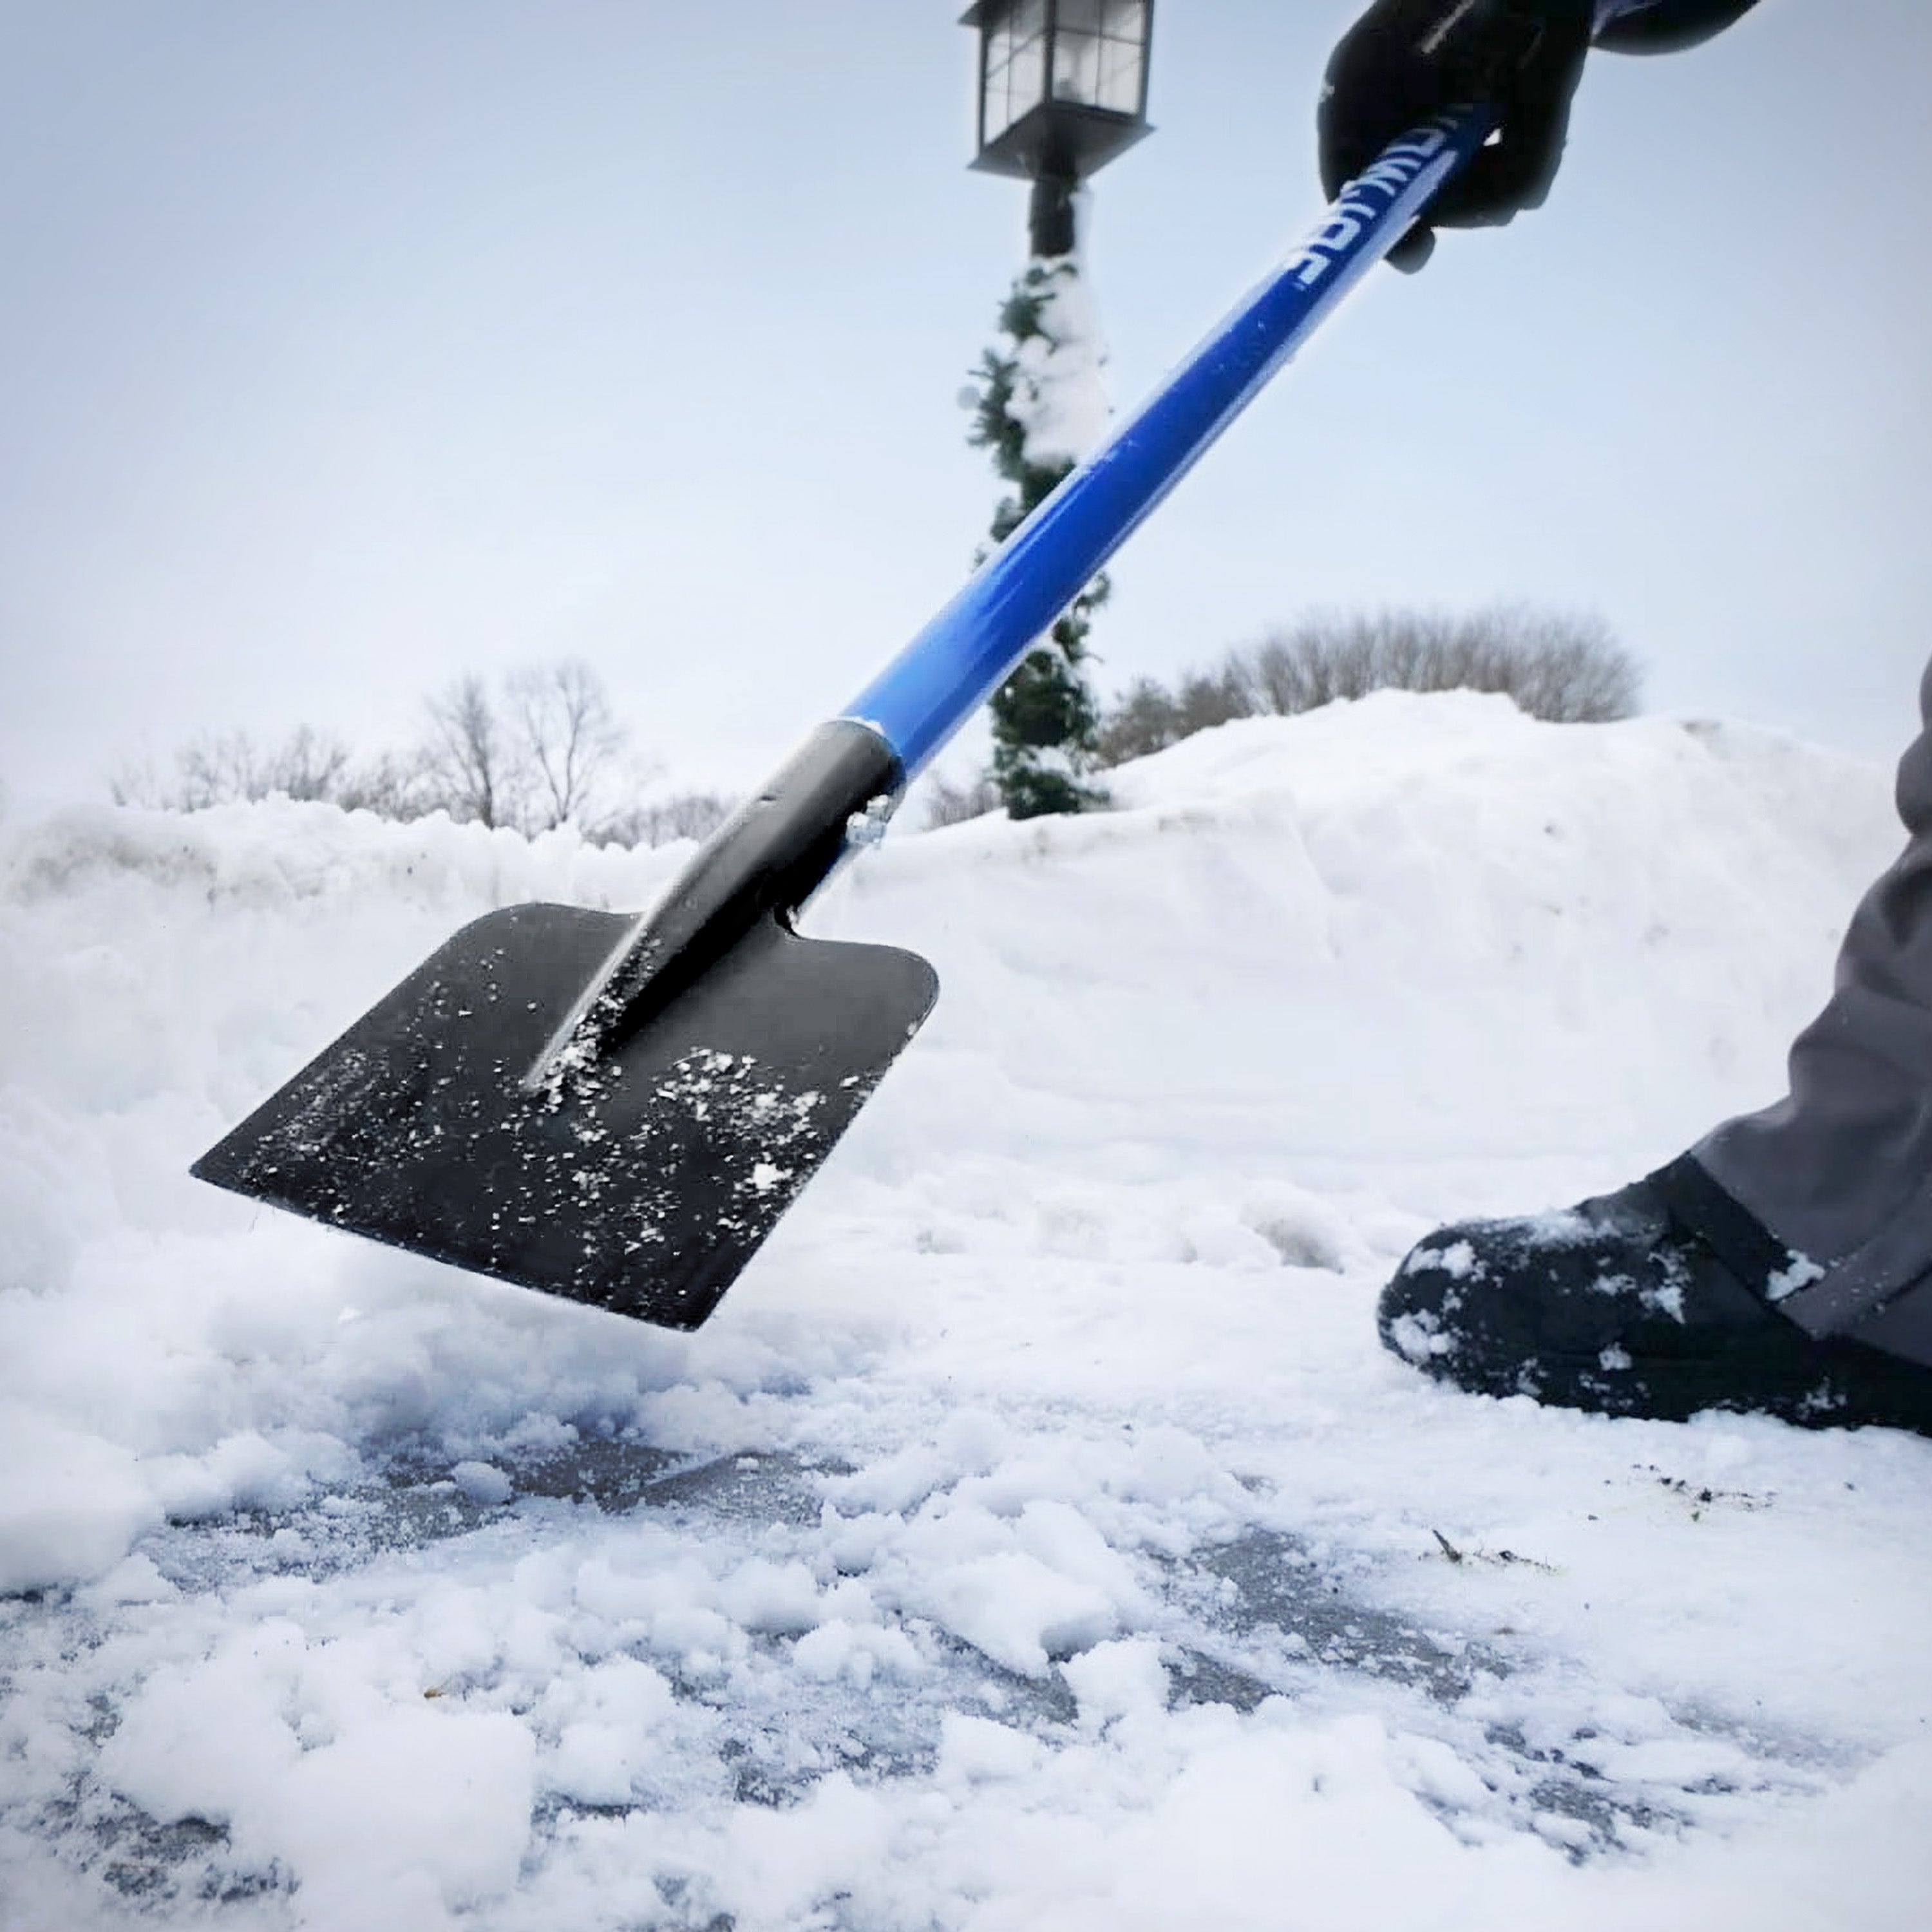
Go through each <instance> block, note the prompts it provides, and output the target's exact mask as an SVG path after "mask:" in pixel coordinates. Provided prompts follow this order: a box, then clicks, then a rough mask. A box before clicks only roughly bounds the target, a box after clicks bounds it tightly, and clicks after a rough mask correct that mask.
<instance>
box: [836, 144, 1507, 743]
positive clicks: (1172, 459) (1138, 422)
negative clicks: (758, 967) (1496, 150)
mask: <svg viewBox="0 0 1932 1932" xmlns="http://www.w3.org/2000/svg"><path fill="white" fill-rule="evenodd" d="M1494 126H1495V120H1494V117H1493V115H1491V114H1490V113H1488V112H1487V111H1486V110H1480V109H1476V108H1463V109H1458V110H1455V111H1454V112H1452V113H1448V114H1445V115H1441V116H1439V118H1436V119H1435V120H1433V121H1429V122H1427V123H1425V124H1424V125H1423V126H1421V127H1418V128H1416V129H1415V130H1414V131H1412V133H1408V134H1406V135H1404V136H1403V138H1402V139H1400V140H1398V141H1396V142H1392V143H1391V145H1389V146H1388V148H1385V150H1384V151H1383V152H1382V155H1381V157H1379V159H1378V160H1376V163H1375V164H1374V165H1373V166H1372V167H1370V168H1369V169H1367V171H1366V172H1364V173H1363V174H1362V175H1360V176H1358V178H1356V179H1355V180H1354V181H1351V182H1350V183H1349V185H1348V186H1347V187H1345V188H1344V189H1343V190H1342V192H1341V193H1340V195H1339V196H1337V197H1336V199H1335V200H1334V202H1333V204H1332V205H1331V206H1330V208H1329V209H1328V213H1327V214H1325V216H1324V217H1322V222H1321V225H1320V226H1319V227H1318V228H1316V230H1315V232H1314V233H1313V234H1312V235H1311V236H1310V237H1309V239H1308V240H1307V242H1305V243H1304V245H1302V246H1301V248H1299V249H1298V250H1297V251H1295V254H1292V255H1291V256H1290V257H1289V258H1288V260H1286V261H1285V262H1284V263H1282V265H1281V266H1280V267H1279V268H1277V269H1275V270H1274V272H1272V273H1271V275H1269V276H1268V278H1267V279H1266V280H1265V281H1263V282H1262V284H1261V285H1260V286H1259V287H1257V288H1256V289H1255V290H1253V292H1252V293H1250V295H1248V296H1247V297H1246V298H1245V299H1244V300H1243V301H1241V302H1240V303H1239V304H1238V305H1237V306H1236V307H1235V309H1234V311H1233V312H1232V314H1229V316H1228V317H1227V318H1226V320H1224V321H1223V323H1221V325H1220V327H1219V328H1217V329H1216V330H1215V331H1214V333H1213V334H1212V335H1210V336H1209V337H1208V339H1207V340H1206V341H1205V342H1203V343H1202V344H1201V346H1200V347H1199V348H1198V349H1196V350H1195V352H1194V353H1193V355H1192V356H1190V357H1189V358H1188V359H1187V361H1186V362H1184V363H1183V364H1182V365H1181V367H1180V368H1178V369H1177V370H1176V371H1175V373H1174V374H1172V376H1170V377H1169V378H1168V380H1167V381H1166V383H1165V385H1164V386H1163V387H1162V388H1161V389H1160V390H1159V391H1157V392H1156V394H1155V395H1154V397H1153V398H1151V400H1150V401H1148V402H1147V403H1146V404H1144V405H1143V406H1142V409H1141V410H1140V411H1139V413H1138V414H1137V415H1136V416H1132V417H1130V419H1128V420H1127V422H1125V423H1124V424H1123V425H1121V427H1120V428H1118V429H1117V430H1116V431H1115V432H1114V434H1113V435H1112V437H1110V438H1109V440H1108V441H1107V443H1106V444H1105V445H1104V446H1103V447H1102V448H1101V449H1100V451H1099V452H1097V454H1095V455H1093V456H1091V457H1089V458H1088V460H1086V461H1085V463H1082V465H1081V466H1079V468H1078V469H1076V470H1075V471H1073V473H1072V474H1071V475H1069V476H1068V477H1067V478H1066V479H1065V480H1064V481H1063V482H1062V483H1061V484H1060V486H1059V487H1058V488H1057V489H1056V490H1055V491H1054V492H1053V493H1052V496H1049V497H1048V498H1047V499H1046V502H1043V504H1041V505H1040V507H1039V508H1037V510H1035V511H1034V513H1033V514H1032V515H1031V516H1030V517H1028V519H1027V520H1026V521H1025V523H1022V525H1021V526H1020V527H1019V529H1017V530H1016V531H1015V532H1013V535H1011V536H1010V537H1009V538H1007V541H1005V542H1004V544H1001V547H999V548H998V550H995V552H994V553H993V554H992V556H990V557H989V558H988V559H986V562H985V563H984V564H983V565H981V566H980V569H979V570H978V571H976V572H975V573H974V575H973V576H972V577H971V578H970V579H969V580H968V582H967V583H966V584H965V586H964V588H963V589H961V591H960V592H959V595H957V596H956V597H955V598H953V601H951V602H950V604H947V606H946V607H945V608H944V610H941V612H940V613H939V614H938V616H935V618H934V619H932V622H930V623H929V624H928V625H926V628H924V629H923V630H922V631H920V632H919V634H918V635H917V636H916V637H914V638H913V640H912V641H911V642H910V643H909V644H907V646H905V648H904V649H903V650H902V651H901V652H899V654H898V656H897V657H895V658H894V659H893V660H892V662H891V663H890V664H888V665H887V666H886V668H885V669H884V670H883V671H882V672H880V674H879V675H878V676H877V677H875V678H874V679H873V680H872V682H871V683H870V684H868V685H867V686H866V687H865V689H864V690H863V691H861V692H860V693H859V695H858V696H857V697H855V698H854V699H853V700H852V702H851V703H850V705H849V706H847V708H846V709H845V710H844V711H843V712H841V713H840V718H841V721H845V722H849V723H853V724H862V725H865V726H866V727H868V728H869V729H870V730H872V731H874V732H876V733H877V734H878V736H880V737H881V738H883V739H884V740H885V742H886V744H888V745H889V746H890V747H891V748H892V751H894V752H895V754H897V756H898V760H899V763H900V765H901V768H902V769H903V771H904V776H905V778H906V779H907V780H908V781H909V780H910V779H911V778H913V777H914V776H915V775H916V774H917V773H918V772H920V771H921V770H922V769H924V768H925V766H926V765H928V764H929V763H931V762H932V759H933V758H934V757H935V756H937V755H938V752H939V751H940V749H941V747H942V746H943V745H944V744H945V743H946V741H947V739H949V738H950V737H951V736H953V733H954V732H955V731H956V730H958V729H959V727H960V726H961V725H962V724H964V723H965V721H966V720H967V719H968V718H970V717H971V715H973V713H974V712H975V711H976V710H977V709H979V707H980V704H981V703H983V701H984V700H986V698H988V697H990V696H991V695H992V693H993V692H994V691H995V690H997V689H998V687H999V686H1000V685H1001V683H1003V682H1004V681H1005V679H1006V678H1007V676H1008V674H1009V673H1010V672H1011V671H1012V670H1013V667H1014V666H1015V665H1016V664H1018V663H1019V661H1020V660H1021V658H1023V657H1024V656H1025V655H1026V653H1027V652H1028V649H1030V648H1031V646H1032V644H1033V643H1034V640H1035V639H1036V638H1037V637H1040V635H1041V634H1043V633H1044V632H1045V631H1046V630H1047V628H1049V626H1050V625H1052V622H1053V621H1054V619H1055V618H1056V617H1058V616H1059V615H1060V613H1061V611H1063V610H1065V609H1066V607H1067V605H1068V604H1070V603H1071V602H1072V601H1073V599H1074V598H1075V597H1076V596H1077V595H1079V592H1080V589H1081V588H1082V586H1083V585H1085V583H1088V581H1089V580H1091V578H1092V577H1093V576H1094V573H1095V572H1096V571H1098V570H1100V568H1102V566H1103V565H1105V564H1106V561H1107V559H1109V557H1110V556H1112V555H1113V554H1114V553H1115V550H1118V549H1119V547H1121V544H1123V543H1124V542H1125V541H1127V538H1128V537H1129V536H1130V535H1132V534H1133V532H1134V531H1135V530H1136V529H1137V528H1139V525H1140V523H1141V521H1142V519H1143V518H1144V517H1146V516H1147V515H1148V514H1149V513H1150V512H1151V511H1152V510H1153V509H1154V508H1155V506H1156V505H1157V504H1159V503H1160V501H1161V499H1163V497H1165V496H1166V494H1167V493H1168V492H1169V490H1172V488H1173V487H1174V486H1175V484H1177V483H1178V482H1179V481H1181V478H1182V477H1184V475H1187V472H1188V471H1189V470H1190V469H1193V466H1194V465H1195V463H1196V462H1197V461H1198V460H1199V459H1200V458H1201V456H1202V455H1203V453H1204V452H1205V451H1206V449H1207V448H1208V445H1209V444H1210V443H1212V442H1213V441H1214V439H1215V438H1216V437H1218V436H1219V435H1220V434H1221V432H1222V431H1223V430H1224V429H1226V428H1227V426H1228V425H1229V423H1231V422H1233V421H1234V419H1235V417H1236V416H1238V415H1239V414H1240V413H1241V411H1242V410H1243V409H1244V408H1245V407H1247V404H1248V403H1249V402H1250V401H1251V400H1252V399H1253V398H1254V396H1255V395H1256V394H1257V393H1258V392H1259V391H1260V389H1261V388H1262V386H1263V385H1264V384H1265V383H1266V382H1267V381H1268V378H1269V377H1271V376H1272V375H1273V374H1274V373H1275V371H1277V369H1279V368H1281V366H1282V365H1283V364H1284V363H1285V362H1287V361H1288V360H1289V358H1290V357H1291V356H1293V355H1294V353H1295V351H1296V350H1298V349H1299V348H1300V347H1301V345H1302V344H1303V343H1304V342H1305V341H1307V339H1308V338H1309V337H1310V335H1312V334H1313V332H1314V331H1315V329H1316V327H1317V326H1319V324H1320V323H1321V322H1322V320H1323V318H1324V317H1326V316H1327V315H1328V312H1329V311H1330V310H1331V309H1332V308H1334V306H1335V305H1336V304H1337V302H1340V300H1341V299H1342V298H1343V296H1345V295H1346V294H1347V293H1348V292H1349V290H1351V289H1352V288H1353V287H1355V284H1356V283H1357V282H1358V281H1360V280H1361V278H1362V277H1363V276H1364V275H1366V274H1367V272H1368V271H1369V270H1370V269H1371V268H1373V266H1375V264H1376V263H1378V262H1379V261H1380V260H1382V257H1384V256H1385V254H1388V251H1389V250H1390V249H1391V248H1393V247H1394V245H1395V244H1396V243H1397V242H1398V241H1400V239H1402V237H1403V235H1404V234H1405V233H1406V232H1407V231H1408V229H1409V227H1410V226H1411V225H1412V223H1413V222H1414V221H1415V217H1416V216H1417V214H1418V213H1420V211H1421V209H1422V207H1423V205H1424V203H1425V202H1427V201H1428V199H1430V196H1432V195H1433V194H1434V193H1436V191H1437V190H1438V189H1439V188H1440V187H1442V184H1443V183H1444V182H1445V181H1447V180H1448V178H1449V177H1450V176H1451V175H1452V174H1454V172H1456V170H1457V169H1458V168H1460V167H1461V166H1463V164H1464V163H1466V161H1467V160H1469V157H1471V156H1472V154H1475V151H1476V150H1477V149H1478V148H1480V147H1481V145H1483V143H1484V141H1485V140H1487V139H1488V138H1489V136H1490V132H1491V130H1493V127H1494Z"/></svg>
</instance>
